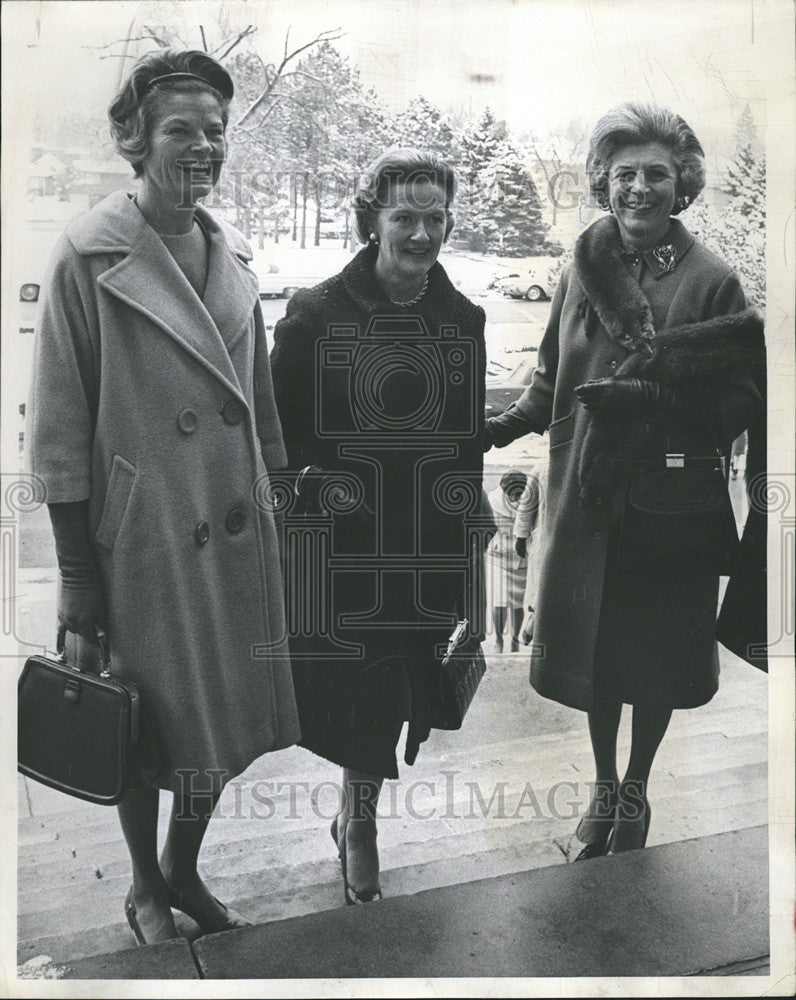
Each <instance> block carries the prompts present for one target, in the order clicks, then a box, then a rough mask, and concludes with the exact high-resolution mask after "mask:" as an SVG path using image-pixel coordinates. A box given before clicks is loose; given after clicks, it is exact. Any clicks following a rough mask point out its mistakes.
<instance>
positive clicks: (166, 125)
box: [142, 91, 227, 208]
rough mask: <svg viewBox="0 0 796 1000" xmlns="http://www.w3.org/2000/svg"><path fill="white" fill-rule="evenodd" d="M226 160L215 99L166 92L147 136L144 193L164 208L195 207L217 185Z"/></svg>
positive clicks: (220, 120) (221, 125) (193, 94)
mask: <svg viewBox="0 0 796 1000" xmlns="http://www.w3.org/2000/svg"><path fill="white" fill-rule="evenodd" d="M226 155H227V147H226V139H225V137H224V121H223V118H222V116H221V108H220V106H219V103H218V101H217V100H216V98H215V97H214V96H213V95H212V94H210V93H207V92H202V91H195V92H185V93H176V92H173V93H166V94H164V95H163V97H162V98H161V99H160V102H159V105H158V109H157V112H156V116H155V120H154V122H153V124H152V129H151V133H150V136H149V150H148V152H147V155H146V158H145V159H144V161H143V188H142V190H143V191H145V192H146V194H147V197H148V198H151V199H153V200H154V201H157V202H158V203H159V204H161V205H162V206H163V207H164V208H165V207H171V208H174V207H181V208H187V207H189V206H190V205H195V204H196V202H197V200H198V199H199V198H203V197H204V196H205V195H208V194H209V193H210V191H211V190H212V189H213V187H214V186H215V184H216V182H217V181H218V178H219V176H220V174H221V166H222V164H223V163H224V159H225V157H226Z"/></svg>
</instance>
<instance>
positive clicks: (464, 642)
mask: <svg viewBox="0 0 796 1000" xmlns="http://www.w3.org/2000/svg"><path fill="white" fill-rule="evenodd" d="M467 626H468V622H467V619H464V620H463V621H460V622H458V623H457V625H456V628H455V629H454V630H453V634H452V635H451V637H450V639H449V640H448V649H447V652H446V653H445V656H444V657H443V660H442V664H441V668H440V671H439V682H438V685H437V690H436V692H435V697H434V698H433V699H432V706H431V725H432V727H433V728H434V729H461V727H462V723H463V722H464V717H465V715H466V714H467V709H468V708H469V707H470V703H471V702H472V700H473V698H474V697H475V692H476V691H477V690H478V685H479V684H480V683H481V678H482V677H483V676H484V674H485V673H486V660H485V659H484V652H483V650H482V649H481V643H480V641H479V640H478V638H477V637H476V638H473V637H472V636H469V638H468V636H467Z"/></svg>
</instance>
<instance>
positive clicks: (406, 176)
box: [352, 146, 457, 243]
mask: <svg viewBox="0 0 796 1000" xmlns="http://www.w3.org/2000/svg"><path fill="white" fill-rule="evenodd" d="M416 180H430V181H431V182H432V183H433V184H437V185H439V187H441V188H442V190H443V191H444V192H445V216H446V225H445V239H446V240H447V238H448V236H450V232H451V230H452V229H453V223H454V218H453V212H452V211H451V205H452V204H453V199H454V198H455V197H456V187H457V183H456V174H455V172H454V170H453V167H452V166H451V165H450V164H449V163H446V162H445V161H444V160H443V159H442V158H441V157H439V156H436V155H435V154H433V153H426V152H424V151H423V150H420V149H415V148H412V147H409V146H396V147H394V148H392V149H388V150H387V151H386V152H384V153H382V154H381V155H380V156H377V157H376V159H375V160H373V161H372V163H369V164H368V166H367V167H365V169H364V171H363V172H362V176H361V177H360V179H359V184H358V185H357V190H356V194H355V195H354V199H353V203H352V207H353V210H354V223H355V228H356V234H357V238H358V239H359V242H360V243H367V242H368V240H369V237H370V233H371V232H372V231H373V226H374V223H375V221H376V215H377V213H378V211H379V209H382V208H388V207H389V205H390V191H391V190H392V188H393V187H394V186H395V185H396V184H401V183H405V182H407V181H408V182H410V183H411V182H412V181H416Z"/></svg>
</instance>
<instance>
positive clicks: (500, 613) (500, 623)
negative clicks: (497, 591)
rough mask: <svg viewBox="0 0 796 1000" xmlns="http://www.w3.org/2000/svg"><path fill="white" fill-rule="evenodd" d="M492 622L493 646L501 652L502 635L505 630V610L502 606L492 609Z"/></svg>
mask: <svg viewBox="0 0 796 1000" xmlns="http://www.w3.org/2000/svg"><path fill="white" fill-rule="evenodd" d="M492 621H493V623H494V626H495V646H496V648H497V649H498V651H499V652H501V653H502V652H503V633H504V632H505V630H506V608H505V607H504V606H503V605H502V604H498V605H496V606H495V607H494V608H492Z"/></svg>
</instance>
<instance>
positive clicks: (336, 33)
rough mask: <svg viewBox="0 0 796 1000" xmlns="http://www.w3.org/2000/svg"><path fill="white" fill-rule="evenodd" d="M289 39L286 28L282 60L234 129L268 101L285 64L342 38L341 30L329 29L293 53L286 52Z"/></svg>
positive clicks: (288, 32)
mask: <svg viewBox="0 0 796 1000" xmlns="http://www.w3.org/2000/svg"><path fill="white" fill-rule="evenodd" d="M289 37H290V29H289V28H288V30H287V32H286V33H285V54H284V56H283V58H282V62H281V63H280V64H279V66H278V67H275V68H274V75H273V77H270V74H268V75H267V77H266V78H267V81H268V82H267V85H266V87H265V89H264V90H263V92H262V93H261V94H260V95H259V97H256V98H255V99H254V100H253V101H252V102H251V104H250V105H249V107H248V108H246V110H245V111H244V112H243V114H242V115H241V116H240V118H239V119H238V120H237V121H236V122H235V124H234V126H233V127H234V128H237V127H238V126H239V125H242V124H243V123H244V122H245V121H246V120H247V119H248V118H250V117H251V115H253V114H254V112H255V111H256V110H257V109H258V108H259V107H260V106H261V105H262V104H263V103H264V102H265V101H267V100H268V98H269V97H270V96H271V93H272V92H273V89H274V87H275V86H276V84H277V82H278V80H279V79H280V77H281V76H282V74H283V71H284V69H285V66H287V64H288V63H289V62H291V60H293V59H295V58H296V57H297V56H298V55H300V54H301V53H302V52H306V50H307V49H310V48H312V46H313V45H320V44H321V43H323V42H332V41H336V40H337V39H338V38H342V37H343V31H342V29H341V28H332V29H329V30H328V31H322V32H320V34H318V35H316V36H315V38H313V39H312V41H310V42H307V43H306V45H301V46H300V47H299V48H297V49H294V51H293V52H288V44H289V43H288V39H289Z"/></svg>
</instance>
